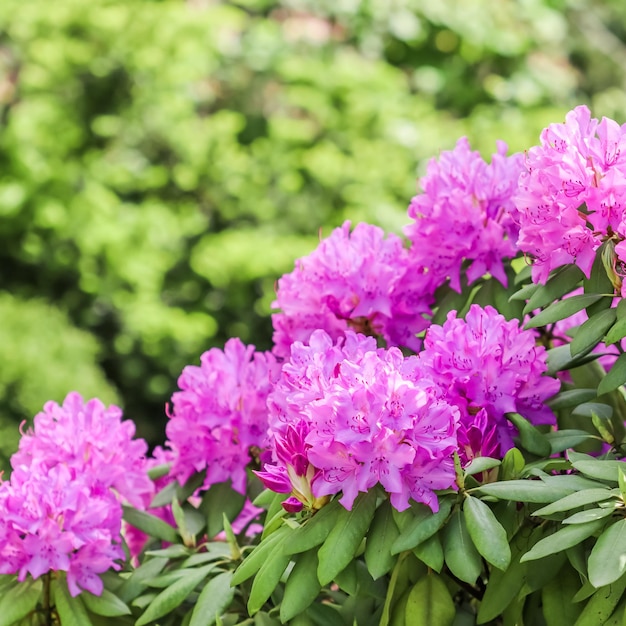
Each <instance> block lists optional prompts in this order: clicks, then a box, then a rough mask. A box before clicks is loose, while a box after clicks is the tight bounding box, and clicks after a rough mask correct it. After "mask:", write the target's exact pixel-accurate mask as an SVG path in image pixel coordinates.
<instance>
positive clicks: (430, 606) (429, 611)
mask: <svg viewBox="0 0 626 626" xmlns="http://www.w3.org/2000/svg"><path fill="white" fill-rule="evenodd" d="M455 614H456V610H455V608H454V602H453V600H452V596H451V595H450V592H449V591H448V588H447V587H446V585H445V583H444V582H443V581H442V580H441V578H440V577H439V576H437V575H436V574H428V575H427V576H424V577H423V578H421V579H420V580H418V581H417V583H415V585H414V586H413V588H412V589H411V591H410V592H409V597H408V600H407V604H406V609H405V614H404V616H405V622H404V623H405V625H406V626H433V625H434V624H437V626H451V624H452V622H453V621H454V616H455Z"/></svg>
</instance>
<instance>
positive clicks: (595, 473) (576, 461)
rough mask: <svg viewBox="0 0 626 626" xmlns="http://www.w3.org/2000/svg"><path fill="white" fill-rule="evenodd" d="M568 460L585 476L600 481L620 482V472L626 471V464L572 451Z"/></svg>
mask: <svg viewBox="0 0 626 626" xmlns="http://www.w3.org/2000/svg"><path fill="white" fill-rule="evenodd" d="M568 458H569V460H570V462H571V463H572V465H573V466H574V467H575V468H576V469H577V470H578V471H579V472H582V473H583V474H585V475H587V476H591V477H592V478H599V479H600V480H610V481H614V482H616V483H617V482H618V478H619V476H618V472H619V471H625V470H626V462H624V461H615V460H610V459H604V460H599V459H595V458H594V457H592V456H589V455H588V454H581V453H579V452H574V451H571V452H569V453H568Z"/></svg>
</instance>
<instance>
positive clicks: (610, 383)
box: [598, 354, 626, 396]
mask: <svg viewBox="0 0 626 626" xmlns="http://www.w3.org/2000/svg"><path fill="white" fill-rule="evenodd" d="M624 383H626V354H620V355H619V356H618V357H617V361H615V363H613V365H612V366H611V369H610V370H609V371H608V373H607V375H606V376H605V377H604V378H603V379H602V380H601V381H600V384H599V385H598V395H599V396H601V395H602V394H605V393H609V391H613V390H614V389H617V388H618V387H620V386H621V385H623V384H624Z"/></svg>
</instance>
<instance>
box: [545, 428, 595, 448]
mask: <svg viewBox="0 0 626 626" xmlns="http://www.w3.org/2000/svg"><path fill="white" fill-rule="evenodd" d="M544 436H545V438H546V439H547V440H548V442H549V443H550V454H557V453H558V452H563V451H564V450H567V449H568V448H573V447H574V446H578V445H580V444H581V443H584V442H585V441H588V440H589V439H590V438H591V437H592V436H593V435H592V434H591V433H588V432H587V431H586V430H578V429H574V428H572V429H567V428H564V429H563V430H555V431H553V432H551V433H546V434H545V435H544Z"/></svg>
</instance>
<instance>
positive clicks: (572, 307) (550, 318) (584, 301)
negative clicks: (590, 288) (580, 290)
mask: <svg viewBox="0 0 626 626" xmlns="http://www.w3.org/2000/svg"><path fill="white" fill-rule="evenodd" d="M603 297H605V296H601V295H598V294H595V295H581V296H572V297H571V298H567V299H565V300H559V301H558V302H555V303H554V304H551V305H550V306H549V307H548V308H547V309H544V310H543V311H541V313H538V314H537V315H535V317H533V318H532V319H531V320H530V321H529V322H527V323H526V325H525V326H524V328H526V329H527V330H528V329H530V328H540V327H541V326H547V325H548V324H554V322H559V321H561V320H564V319H565V318H567V317H571V316H572V315H574V313H578V312H579V311H582V310H583V309H585V308H587V307H588V306H589V305H590V304H593V303H594V302H597V301H598V300H600V298H603Z"/></svg>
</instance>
